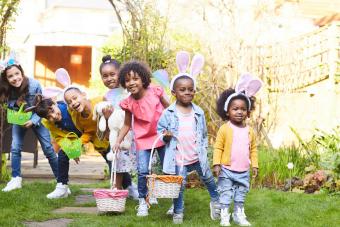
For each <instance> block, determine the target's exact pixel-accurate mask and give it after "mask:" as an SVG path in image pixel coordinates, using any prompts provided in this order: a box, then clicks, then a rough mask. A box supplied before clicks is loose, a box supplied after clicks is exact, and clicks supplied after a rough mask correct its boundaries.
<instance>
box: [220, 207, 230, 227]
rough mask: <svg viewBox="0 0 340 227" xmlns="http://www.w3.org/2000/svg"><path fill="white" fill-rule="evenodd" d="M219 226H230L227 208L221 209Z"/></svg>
mask: <svg viewBox="0 0 340 227" xmlns="http://www.w3.org/2000/svg"><path fill="white" fill-rule="evenodd" d="M220 226H230V213H229V211H228V208H224V209H222V210H221V222H220Z"/></svg>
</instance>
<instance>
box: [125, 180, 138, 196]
mask: <svg viewBox="0 0 340 227" xmlns="http://www.w3.org/2000/svg"><path fill="white" fill-rule="evenodd" d="M127 189H128V191H129V197H130V198H132V199H133V200H138V189H137V185H136V184H135V183H132V184H131V185H130V186H129V187H128V188H127Z"/></svg>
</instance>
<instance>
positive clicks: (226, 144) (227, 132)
mask: <svg viewBox="0 0 340 227" xmlns="http://www.w3.org/2000/svg"><path fill="white" fill-rule="evenodd" d="M249 138H250V147H249V150H250V152H249V159H250V161H251V165H252V167H256V168H258V160H257V149H256V139H255V133H254V131H253V130H252V129H251V128H249ZM232 142H233V130H232V128H231V127H230V125H229V124H228V123H225V124H223V125H222V126H221V128H220V129H219V130H218V132H217V138H216V142H215V145H214V154H213V165H226V166H228V165H230V156H231V145H232Z"/></svg>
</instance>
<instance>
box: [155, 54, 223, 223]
mask: <svg viewBox="0 0 340 227" xmlns="http://www.w3.org/2000/svg"><path fill="white" fill-rule="evenodd" d="M177 56H178V55H177ZM192 65H194V61H193V63H192ZM198 71H199V70H198ZM194 76H195V75H194ZM195 90H196V81H195V79H194V77H193V75H189V74H186V73H180V74H178V75H177V76H176V77H175V78H174V79H173V80H172V82H171V93H172V95H173V96H175V97H176V102H175V103H173V104H172V105H170V106H169V107H168V108H167V109H166V110H165V111H164V112H163V114H162V116H161V118H160V119H159V122H158V128H157V131H158V133H159V134H163V140H164V142H166V143H167V144H166V152H165V157H164V160H165V161H164V166H163V172H165V173H167V174H176V175H181V176H183V178H184V180H183V183H182V187H181V190H180V194H179V197H178V198H177V199H174V200H173V222H174V224H181V223H182V222H183V211H184V206H183V192H184V187H185V184H186V177H187V174H188V173H189V172H191V171H194V170H195V171H196V172H197V174H198V175H199V176H200V178H201V179H202V181H203V182H204V184H205V185H206V187H207V189H208V192H209V194H210V198H211V202H210V216H211V219H212V220H215V219H218V218H219V203H218V200H219V195H218V193H217V186H216V183H215V180H214V177H213V175H212V173H211V171H210V168H209V163H208V159H207V147H208V135H207V127H206V122H205V117H204V112H203V110H202V109H201V108H200V107H198V106H197V105H195V104H194V103H192V100H193V98H194V95H195ZM168 213H171V211H170V210H169V211H168Z"/></svg>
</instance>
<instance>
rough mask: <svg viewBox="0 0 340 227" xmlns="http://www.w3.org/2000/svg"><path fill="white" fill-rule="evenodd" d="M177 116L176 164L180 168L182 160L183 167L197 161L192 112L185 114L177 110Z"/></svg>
mask: <svg viewBox="0 0 340 227" xmlns="http://www.w3.org/2000/svg"><path fill="white" fill-rule="evenodd" d="M177 114H178V120H179V121H178V122H179V125H178V143H177V151H176V164H177V165H179V166H180V165H182V160H184V165H190V164H193V163H195V162H197V161H198V154H197V151H196V148H197V145H196V135H195V116H194V111H191V112H190V113H187V114H186V113H181V112H180V111H178V110H177Z"/></svg>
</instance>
